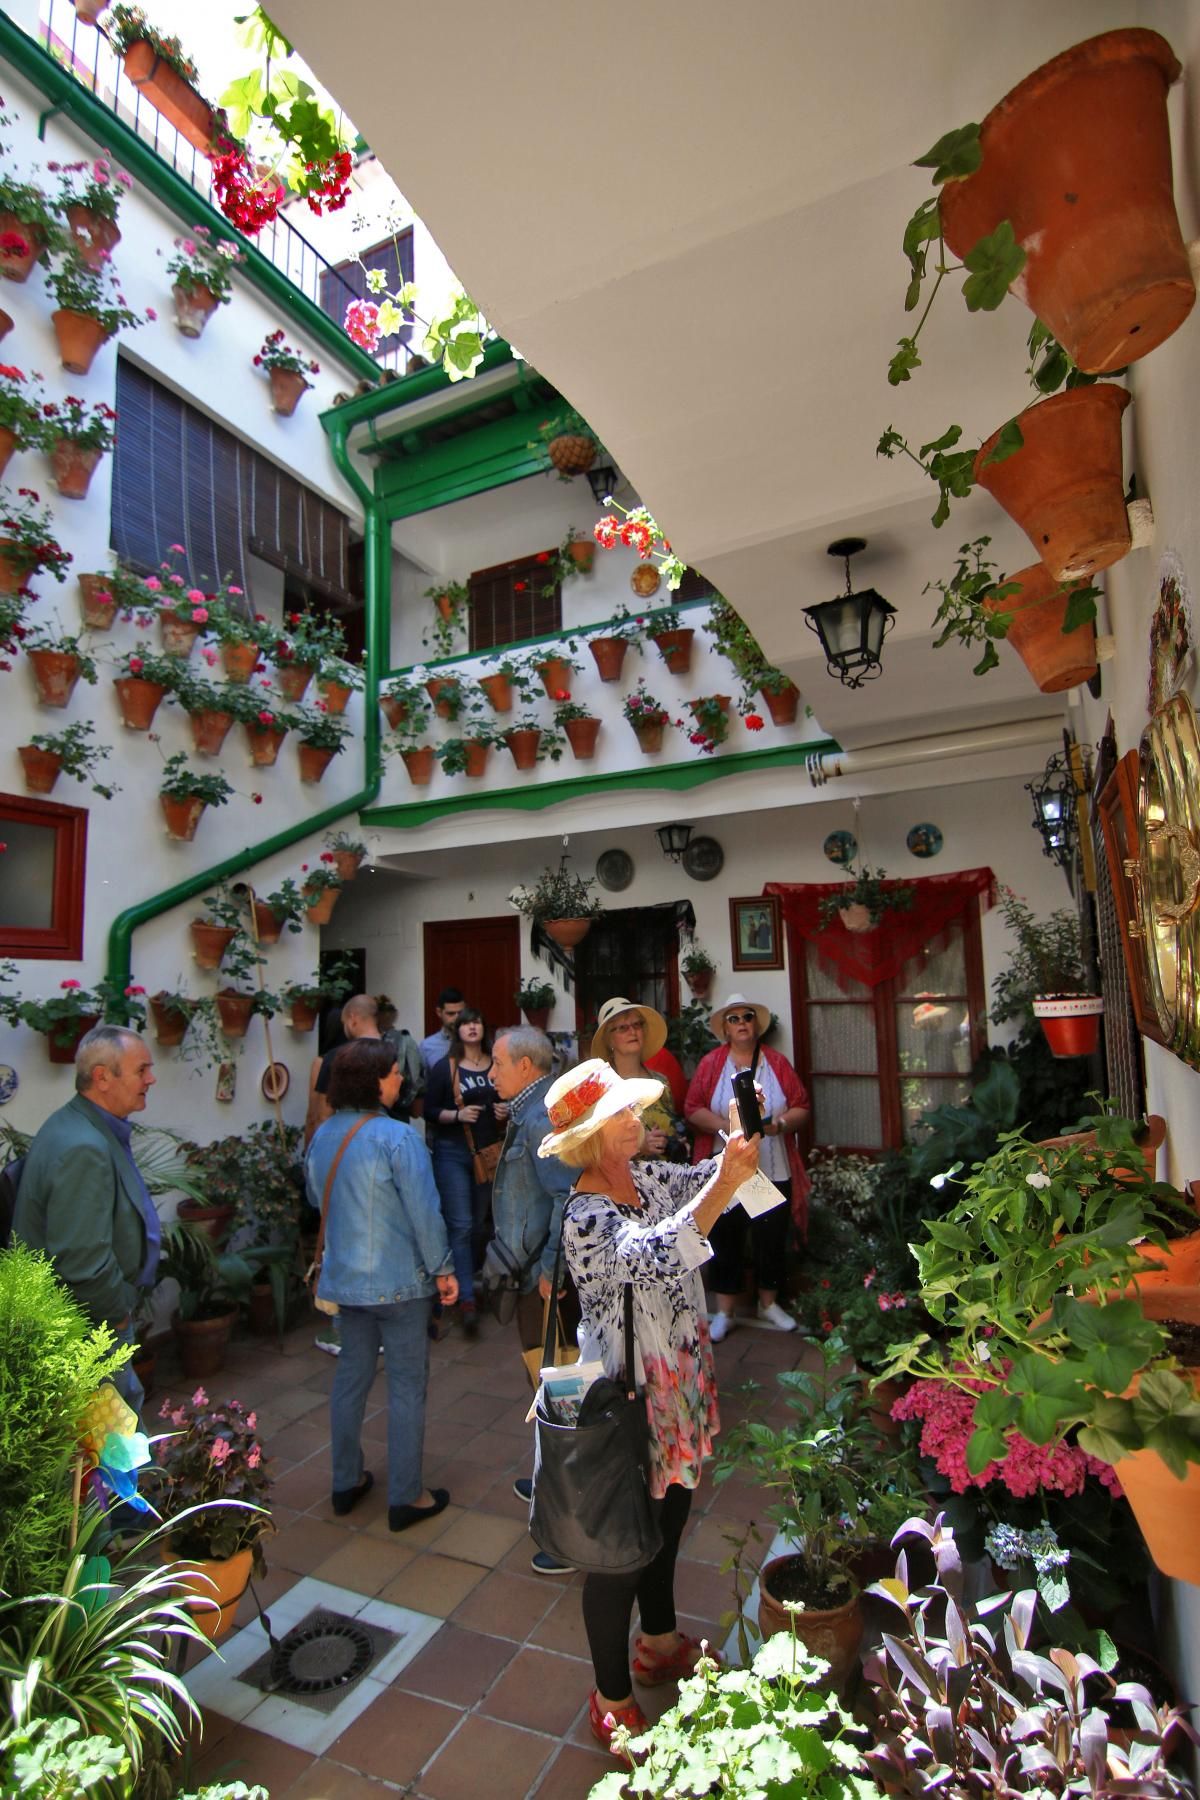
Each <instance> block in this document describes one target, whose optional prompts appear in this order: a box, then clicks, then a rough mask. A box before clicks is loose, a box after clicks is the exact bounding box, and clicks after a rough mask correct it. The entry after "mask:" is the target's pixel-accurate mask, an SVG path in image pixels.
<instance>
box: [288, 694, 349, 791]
mask: <svg viewBox="0 0 1200 1800" xmlns="http://www.w3.org/2000/svg"><path fill="white" fill-rule="evenodd" d="M295 729H296V742H297V749H298V754H299V759H300V779H301V781H304V782H308V783H309V784H314V783H316V782H318V781H320V780H321V778H322V776H323V775H324V773H325V771H326V769H327V768H328V767H329V765H330V763H331V762H332V761H333V759H334V757H335V756H337V755H338V754H339V753H340V752H341V751H342V750H344V749H345V746H346V739H347V738H348V737H349V736H350V735H351V734H350V727H349V726H348V725H347V724H346V722H345V720H343V719H339V718H338V717H337V715H336V713H329V712H326V711H324V710H323V703H318V705H317V707H316V708H315V710H313V711H312V712H308V711H304V712H301V713H298V714H297V716H296V719H295Z"/></svg>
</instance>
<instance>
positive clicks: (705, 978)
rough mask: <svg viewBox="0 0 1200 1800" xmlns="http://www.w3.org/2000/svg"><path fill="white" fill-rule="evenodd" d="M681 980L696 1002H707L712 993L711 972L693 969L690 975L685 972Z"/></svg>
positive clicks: (709, 970)
mask: <svg viewBox="0 0 1200 1800" xmlns="http://www.w3.org/2000/svg"><path fill="white" fill-rule="evenodd" d="M683 979H684V980H685V981H686V982H687V984H688V986H689V988H690V989H691V990H692V992H693V994H695V996H696V998H697V1000H707V999H708V996H709V995H710V994H711V993H712V984H713V972H712V970H711V969H695V970H693V972H692V973H691V974H690V975H689V974H688V973H687V971H686V970H685V971H684V976H683Z"/></svg>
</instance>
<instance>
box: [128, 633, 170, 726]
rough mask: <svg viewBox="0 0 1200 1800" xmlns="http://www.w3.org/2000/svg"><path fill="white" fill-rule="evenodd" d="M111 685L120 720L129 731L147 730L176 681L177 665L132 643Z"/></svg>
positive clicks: (148, 648)
mask: <svg viewBox="0 0 1200 1800" xmlns="http://www.w3.org/2000/svg"><path fill="white" fill-rule="evenodd" d="M117 668H118V674H117V675H116V677H115V679H114V681H113V686H114V688H115V689H116V691H117V702H118V704H119V706H120V708H121V718H122V720H123V721H124V723H125V724H126V725H127V726H128V728H129V729H130V730H131V731H149V729H150V726H151V724H152V723H153V721H154V715H155V713H156V712H157V711H158V708H159V706H160V705H161V703H162V701H163V699H164V697H165V696H166V695H167V694H169V693H170V692H171V691H172V690H173V688H174V686H175V683H176V681H177V679H178V675H179V665H178V663H176V662H173V661H172V659H171V658H170V657H169V656H156V655H155V653H154V651H153V650H152V649H151V648H150V646H149V644H136V645H135V646H134V648H133V649H132V650H127V651H126V652H125V654H124V656H122V657H121V659H120V661H119V662H118V664H117Z"/></svg>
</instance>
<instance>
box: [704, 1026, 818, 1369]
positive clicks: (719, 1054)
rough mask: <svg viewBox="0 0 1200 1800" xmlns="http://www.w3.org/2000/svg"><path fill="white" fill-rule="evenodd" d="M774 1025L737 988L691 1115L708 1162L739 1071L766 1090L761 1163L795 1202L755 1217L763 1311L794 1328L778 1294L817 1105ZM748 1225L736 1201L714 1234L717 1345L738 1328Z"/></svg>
mask: <svg viewBox="0 0 1200 1800" xmlns="http://www.w3.org/2000/svg"><path fill="white" fill-rule="evenodd" d="M770 1023H771V1013H770V1009H769V1008H768V1007H766V1006H760V1005H759V1004H757V1003H756V1002H755V1001H753V1000H747V999H746V997H745V995H743V994H731V995H730V996H729V998H728V1000H726V1001H725V1002H724V1003H723V1005H721V1006H718V1007H717V1008H716V1010H715V1011H714V1012H713V1014H712V1016H711V1018H710V1019H709V1027H710V1029H711V1031H712V1032H713V1035H714V1036H715V1037H719V1038H724V1040H725V1041H724V1043H723V1044H720V1045H718V1047H717V1048H716V1049H715V1050H710V1051H709V1053H708V1055H707V1056H706V1057H705V1058H704V1060H703V1061H702V1062H701V1064H700V1067H699V1068H698V1069H697V1070H696V1073H695V1074H694V1075H693V1076H692V1081H691V1086H690V1087H689V1088H688V1092H687V1100H686V1101H685V1103H684V1114H685V1117H686V1118H687V1122H688V1124H689V1125H690V1126H691V1127H692V1130H693V1132H694V1133H695V1134H696V1135H695V1142H694V1144H693V1146H692V1161H693V1162H702V1161H703V1160H704V1158H705V1157H706V1156H711V1155H712V1153H713V1144H714V1139H715V1136H716V1133H717V1132H718V1131H724V1130H725V1121H726V1120H727V1119H728V1117H729V1103H730V1100H731V1099H732V1098H733V1077H734V1075H735V1074H736V1073H737V1071H738V1070H739V1069H752V1070H753V1071H754V1079H755V1082H756V1083H757V1085H758V1087H759V1088H760V1089H761V1091H762V1096H763V1098H762V1113H763V1141H762V1148H761V1150H760V1152H759V1167H760V1168H761V1169H762V1171H763V1173H764V1174H766V1175H769V1176H770V1178H771V1180H772V1181H773V1182H774V1183H775V1186H776V1187H777V1188H778V1189H779V1190H780V1192H781V1193H782V1194H783V1195H784V1196H785V1197H786V1199H787V1201H788V1205H787V1206H776V1207H774V1208H773V1209H772V1210H771V1211H770V1212H767V1213H762V1214H760V1215H759V1217H758V1218H756V1219H753V1220H751V1221H750V1235H751V1241H752V1244H753V1250H754V1278H755V1285H756V1287H757V1289H758V1317H759V1319H760V1320H761V1321H762V1323H763V1324H765V1325H773V1326H774V1327H775V1329H776V1330H777V1331H794V1330H795V1329H796V1321H795V1319H794V1318H793V1317H792V1315H791V1313H789V1312H785V1311H784V1309H783V1307H782V1306H780V1305H779V1301H778V1294H779V1289H780V1286H781V1284H782V1281H783V1274H784V1267H785V1262H786V1258H787V1237H788V1215H789V1213H790V1214H791V1216H792V1217H793V1218H794V1219H795V1221H796V1223H797V1225H798V1226H799V1227H800V1229H801V1231H803V1230H804V1228H805V1225H806V1224H807V1221H808V1190H809V1187H810V1185H811V1183H810V1182H809V1179H808V1174H807V1172H806V1170H805V1167H804V1163H803V1161H802V1159H801V1156H800V1147H799V1145H798V1144H797V1142H796V1134H797V1132H799V1131H800V1130H801V1129H802V1127H803V1125H804V1122H805V1120H806V1119H807V1118H808V1111H809V1107H808V1095H807V1093H806V1092H805V1090H804V1086H803V1083H802V1082H801V1080H800V1077H799V1076H798V1075H797V1074H796V1071H795V1069H793V1067H792V1065H791V1063H790V1062H789V1061H788V1059H787V1057H786V1056H781V1055H780V1053H779V1051H778V1050H768V1048H767V1046H766V1045H765V1044H763V1043H761V1042H760V1039H761V1038H762V1035H763V1033H764V1032H765V1031H766V1029H767V1027H768V1026H769V1025H770ZM746 1223H747V1221H746V1215H745V1213H744V1212H743V1211H742V1210H741V1209H740V1208H739V1207H736V1206H735V1207H730V1208H729V1210H728V1211H727V1212H725V1213H724V1214H722V1216H721V1218H720V1219H718V1220H717V1223H716V1224H715V1225H714V1226H713V1228H712V1230H711V1231H710V1232H709V1234H708V1235H709V1242H710V1243H711V1245H712V1248H713V1261H712V1286H713V1291H714V1292H715V1294H716V1296H717V1313H716V1315H715V1317H714V1318H713V1320H712V1323H711V1326H710V1332H711V1336H712V1340H713V1342H714V1344H719V1343H720V1342H721V1339H722V1338H724V1337H726V1336H727V1335H728V1333H729V1332H731V1331H732V1330H733V1327H734V1323H735V1320H734V1307H735V1306H736V1304H737V1296H738V1295H739V1294H740V1292H741V1290H742V1247H743V1244H744V1242H745V1235H746Z"/></svg>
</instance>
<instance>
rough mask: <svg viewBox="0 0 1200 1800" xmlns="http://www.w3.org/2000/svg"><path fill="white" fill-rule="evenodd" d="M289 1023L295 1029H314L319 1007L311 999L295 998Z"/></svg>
mask: <svg viewBox="0 0 1200 1800" xmlns="http://www.w3.org/2000/svg"><path fill="white" fill-rule="evenodd" d="M290 1010H291V1018H290V1020H289V1023H290V1025H291V1027H292V1030H293V1031H313V1030H315V1029H316V1023H317V1007H316V1005H315V1003H314V1002H313V1001H311V1000H301V999H299V998H297V999H294V1000H293V1001H292V1004H291V1009H290Z"/></svg>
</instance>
